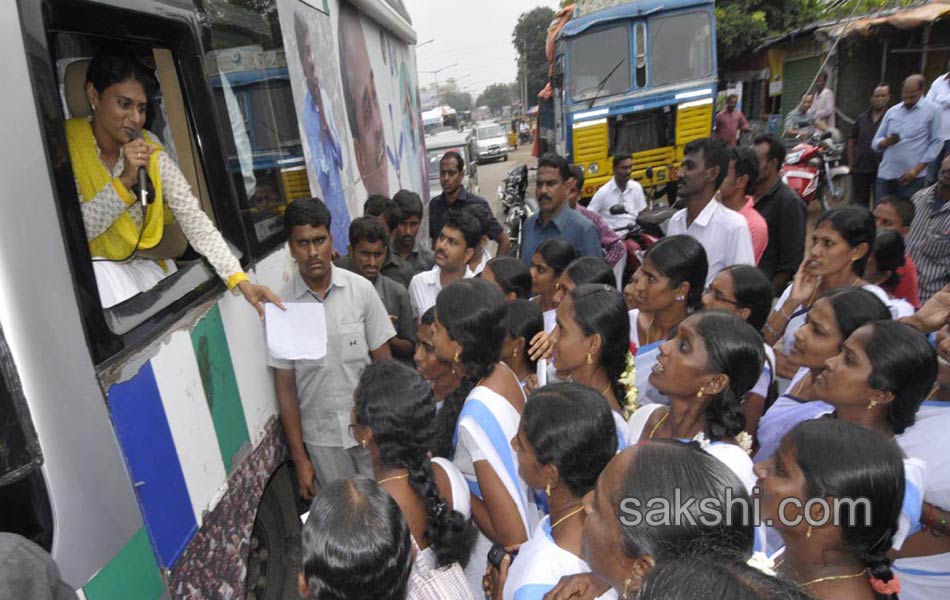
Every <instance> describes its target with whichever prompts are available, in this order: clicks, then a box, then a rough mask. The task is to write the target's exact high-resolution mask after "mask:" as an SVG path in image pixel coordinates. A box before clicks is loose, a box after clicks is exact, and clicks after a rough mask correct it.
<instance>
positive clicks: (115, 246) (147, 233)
mask: <svg viewBox="0 0 950 600" xmlns="http://www.w3.org/2000/svg"><path fill="white" fill-rule="evenodd" d="M143 133H144V132H143ZM145 140H146V141H147V142H148V143H149V144H151V145H153V146H155V147H156V148H157V149H158V150H162V149H163V148H162V146H161V145H159V144H158V143H157V142H156V141H155V140H153V139H151V138H150V137H149V136H148V134H147V133H146V134H145ZM66 143H67V144H68V146H69V159H70V160H71V161H72V165H73V175H74V177H75V178H76V182H77V183H78V185H79V192H80V194H81V195H82V201H83V202H90V201H91V200H92V199H93V198H95V197H96V194H98V193H99V192H100V191H101V190H102V188H104V187H105V186H107V185H111V186H112V187H114V188H115V190H116V192H117V193H118V194H119V197H120V198H122V200H123V201H124V202H125V203H126V204H127V205H129V206H131V205H132V204H133V203H135V202H136V201H137V199H136V198H135V196H133V195H132V192H130V191H129V190H128V189H127V188H126V187H125V185H123V184H122V182H121V181H120V180H119V178H118V177H115V178H113V177H112V176H111V174H110V173H109V172H108V171H107V170H106V168H105V166H104V165H103V164H102V161H100V160H99V151H98V149H97V147H96V139H95V137H94V136H93V133H92V125H91V124H90V123H89V121H88V120H87V119H85V118H82V117H79V118H74V119H68V120H67V121H66ZM146 171H147V172H148V176H149V178H150V179H151V180H152V185H153V187H154V188H155V200H154V201H153V202H152V203H151V204H149V205H148V208H147V209H146V211H145V222H144V223H143V224H142V227H143V228H144V231H142V232H141V240H139V235H140V233H139V228H138V227H136V225H135V221H133V220H132V217H131V216H129V213H128V211H126V212H123V213H122V216H120V217H119V218H118V219H116V221H115V222H114V223H113V224H112V225H111V226H110V227H109V228H108V229H106V230H105V231H104V232H103V233H102V234H100V235H99V236H98V237H96V238H94V239H91V240H89V252H90V253H91V254H92V255H93V256H99V257H103V258H107V259H109V260H123V259H125V258H127V257H128V256H129V255H130V254H132V252H133V250H136V249H138V250H146V249H149V248H153V247H155V246H156V245H158V243H159V242H161V241H162V233H163V232H164V229H165V225H166V224H168V223H171V222H172V221H174V215H173V214H172V212H171V211H170V210H168V207H167V206H165V203H164V202H163V198H162V179H161V176H160V174H159V171H158V152H153V153H152V155H151V157H150V158H149V163H148V168H147V169H146ZM136 242H138V246H137V247H136Z"/></svg>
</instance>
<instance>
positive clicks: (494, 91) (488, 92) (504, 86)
mask: <svg viewBox="0 0 950 600" xmlns="http://www.w3.org/2000/svg"><path fill="white" fill-rule="evenodd" d="M512 100H514V95H513V94H512V93H511V84H508V83H493V84H491V85H490V86H488V87H487V88H485V91H483V92H482V93H481V94H479V95H478V100H476V101H475V106H487V107H488V108H490V109H491V111H492V112H493V113H496V112H499V111H500V110H501V107H503V106H510V105H511V102H512Z"/></svg>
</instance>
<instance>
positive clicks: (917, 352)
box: [864, 321, 938, 435]
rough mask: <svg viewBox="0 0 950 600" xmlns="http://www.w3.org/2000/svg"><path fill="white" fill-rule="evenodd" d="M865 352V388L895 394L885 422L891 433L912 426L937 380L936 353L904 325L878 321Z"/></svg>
mask: <svg viewBox="0 0 950 600" xmlns="http://www.w3.org/2000/svg"><path fill="white" fill-rule="evenodd" d="M871 327H872V332H871V338H870V339H869V340H868V343H867V346H866V347H865V349H864V350H865V352H867V354H868V358H869V359H870V361H871V376H870V377H869V378H868V385H869V386H870V387H872V388H874V389H875V390H880V391H882V392H890V393H892V394H894V401H893V402H891V403H889V404H888V405H887V409H888V410H887V420H888V422H889V423H890V425H891V427H892V428H893V429H894V433H896V434H898V435H899V434H901V433H904V431H906V430H907V428H908V427H910V426H911V425H913V424H914V420H915V416H916V414H917V409H919V408H920V405H921V404H922V403H923V401H924V400H925V399H926V397H927V394H928V393H929V392H930V390H931V389H932V388H933V385H934V381H935V380H936V379H937V368H938V366H937V352H936V351H935V350H934V348H933V346H931V345H930V343H929V342H928V341H927V336H925V335H924V334H922V333H921V332H919V331H917V330H916V329H914V328H913V327H911V326H910V325H907V324H906V323H898V322H896V321H877V322H875V323H872V324H871Z"/></svg>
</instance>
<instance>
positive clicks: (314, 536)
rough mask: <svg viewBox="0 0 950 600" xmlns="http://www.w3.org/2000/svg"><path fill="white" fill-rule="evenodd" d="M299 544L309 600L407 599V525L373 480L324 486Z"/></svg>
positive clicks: (409, 547) (409, 550) (409, 558)
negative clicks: (310, 599) (300, 545)
mask: <svg viewBox="0 0 950 600" xmlns="http://www.w3.org/2000/svg"><path fill="white" fill-rule="evenodd" d="M301 541H302V546H303V574H304V577H305V578H306V580H307V586H308V587H309V588H310V596H311V597H312V598H315V599H318V600H359V599H361V598H378V599H381V600H404V599H405V598H406V592H407V587H408V585H409V573H410V571H411V569H412V542H411V541H410V536H409V525H408V524H407V523H406V519H405V518H404V517H403V515H402V511H401V510H399V505H398V504H396V501H395V500H393V499H392V497H391V496H390V495H389V494H387V493H386V490H384V489H383V488H382V487H380V486H379V484H378V483H376V482H375V481H373V480H372V479H367V478H365V477H356V478H353V479H338V480H336V481H334V482H332V483H330V484H329V485H327V486H325V487H323V488H322V489H321V490H320V493H319V494H318V495H317V497H316V498H315V499H314V501H313V503H312V504H311V505H310V516H309V517H308V518H307V522H306V523H305V524H304V526H303V531H302V533H301Z"/></svg>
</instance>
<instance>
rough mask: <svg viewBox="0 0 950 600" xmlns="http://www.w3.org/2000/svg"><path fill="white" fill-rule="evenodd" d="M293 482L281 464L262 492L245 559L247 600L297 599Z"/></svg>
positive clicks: (296, 521) (298, 551)
mask: <svg viewBox="0 0 950 600" xmlns="http://www.w3.org/2000/svg"><path fill="white" fill-rule="evenodd" d="M294 481H296V478H295V477H294V476H293V472H292V469H291V468H290V467H289V466H288V465H287V464H284V465H282V466H281V467H280V468H278V469H277V471H276V472H275V473H274V475H273V476H272V477H271V479H270V481H268V482H267V486H266V487H265V488H264V494H263V496H261V502H260V504H259V505H258V507H257V516H256V517H255V519H254V528H253V530H252V531H251V541H250V548H249V551H248V557H247V580H246V583H245V590H246V598H247V600H284V599H286V598H297V597H298V595H299V592H298V588H297V576H298V574H299V572H300V569H301V566H300V565H301V546H300V529H301V525H300V518H299V517H298V512H297V493H296V489H295V487H294Z"/></svg>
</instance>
